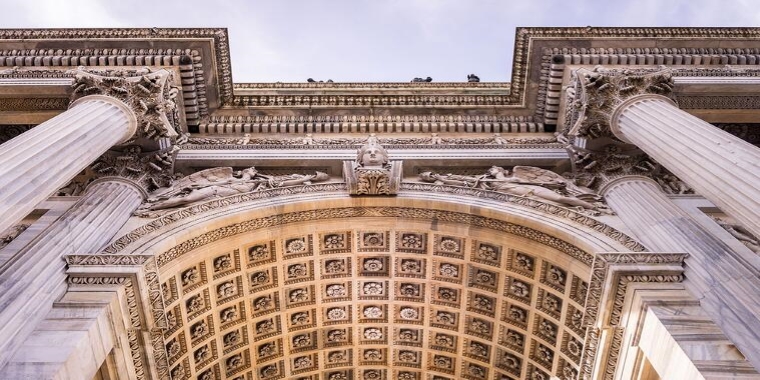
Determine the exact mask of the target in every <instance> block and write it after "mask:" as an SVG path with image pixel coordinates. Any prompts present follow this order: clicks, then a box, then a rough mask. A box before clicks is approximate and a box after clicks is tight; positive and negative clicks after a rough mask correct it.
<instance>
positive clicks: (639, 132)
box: [566, 68, 760, 236]
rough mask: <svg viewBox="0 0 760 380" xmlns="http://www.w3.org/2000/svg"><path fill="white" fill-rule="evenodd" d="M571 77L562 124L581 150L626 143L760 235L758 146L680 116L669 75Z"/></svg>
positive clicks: (621, 73) (587, 73)
mask: <svg viewBox="0 0 760 380" xmlns="http://www.w3.org/2000/svg"><path fill="white" fill-rule="evenodd" d="M658 70H659V69H658ZM575 77H576V86H575V88H574V89H572V90H571V95H573V99H571V103H570V104H569V105H568V107H567V109H568V111H569V113H568V117H567V118H566V123H567V124H572V125H571V128H570V130H569V134H571V135H575V136H578V140H579V142H580V145H581V146H582V147H589V148H590V149H592V150H593V149H597V150H598V149H599V147H600V146H601V145H604V144H615V140H617V142H618V143H620V142H621V141H622V143H621V145H628V144H631V145H633V146H635V148H637V149H639V150H641V151H643V152H644V153H646V154H647V155H648V156H649V157H651V158H653V159H654V160H655V161H656V162H657V163H659V164H660V165H662V166H663V167H665V168H666V169H668V170H669V171H671V172H672V173H673V174H675V175H676V176H677V177H678V178H680V179H681V180H682V181H684V182H685V183H687V184H688V185H689V186H691V187H692V188H693V189H694V190H696V191H697V192H698V193H699V194H700V195H702V196H704V197H705V198H707V199H709V200H710V201H712V202H713V203H714V204H715V205H717V206H718V207H720V208H721V210H723V211H724V212H726V213H727V214H729V215H731V216H733V217H734V218H736V219H737V220H738V221H740V222H741V223H742V224H743V225H744V226H745V227H746V228H747V229H748V230H750V231H752V233H754V234H755V235H756V236H760V212H758V210H760V148H758V147H756V146H754V145H752V144H749V143H747V142H745V141H743V140H741V139H740V138H738V137H735V136H733V135H731V134H729V133H727V132H725V131H722V130H720V129H718V128H716V127H715V126H713V125H711V124H710V123H707V122H705V121H703V120H701V119H699V118H697V117H695V116H692V115H691V114H689V113H687V112H685V111H682V110H680V109H679V108H678V107H677V106H676V105H675V103H674V102H673V101H672V100H670V99H669V98H668V97H667V96H666V95H669V94H670V93H671V92H672V89H673V85H674V83H673V80H672V77H671V75H670V71H668V70H659V71H653V70H649V71H647V70H638V71H629V70H605V69H603V68H598V69H596V70H595V71H588V70H578V71H577V72H576V73H575ZM631 145H628V146H629V147H630V146H631Z"/></svg>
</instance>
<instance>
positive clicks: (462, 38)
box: [0, 0, 760, 83]
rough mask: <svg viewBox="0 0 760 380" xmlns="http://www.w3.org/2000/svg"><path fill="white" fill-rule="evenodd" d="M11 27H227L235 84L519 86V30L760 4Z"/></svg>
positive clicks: (190, 1) (230, 6)
mask: <svg viewBox="0 0 760 380" xmlns="http://www.w3.org/2000/svg"><path fill="white" fill-rule="evenodd" d="M0 9H2V23H0V27H3V28H71V27H226V28H228V30H229V35H230V50H231V54H232V72H233V80H234V81H235V82H237V83H241V82H275V81H282V82H303V81H305V80H306V78H310V77H311V78H314V79H316V80H327V79H333V80H334V81H336V82H353V81H357V82H384V81H387V82H408V81H410V80H411V79H412V78H414V77H427V76H430V77H432V78H433V80H434V81H437V82H444V81H466V79H467V74H470V73H474V74H477V75H478V76H479V77H480V78H481V80H482V81H509V79H510V74H511V68H512V50H513V49H514V34H515V28H516V27H518V26H587V25H591V26H631V27H633V26H757V25H760V0H632V1H614V0H522V1H515V0H502V1H497V0H271V1H264V0H250V1H242V0H240V1H233V0H229V1H222V0H217V1H214V0H181V1H175V0H154V1H136V0H99V1H98V0H0Z"/></svg>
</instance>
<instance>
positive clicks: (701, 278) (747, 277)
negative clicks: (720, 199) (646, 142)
mask: <svg viewBox="0 0 760 380" xmlns="http://www.w3.org/2000/svg"><path fill="white" fill-rule="evenodd" d="M601 190H602V193H603V195H604V197H605V199H606V200H607V203H608V204H609V206H610V207H611V208H612V209H613V210H614V211H615V212H616V213H617V214H618V216H619V217H620V219H621V220H622V221H623V223H625V225H626V226H627V227H628V228H629V229H630V230H631V231H632V232H633V233H634V234H635V235H636V237H638V239H639V240H640V241H641V242H642V243H643V244H644V245H645V246H646V247H647V248H648V249H649V250H651V251H654V252H686V253H688V254H689V257H688V258H687V260H686V266H685V271H684V275H685V280H684V286H685V287H686V289H687V290H688V291H689V292H690V293H691V294H692V295H693V296H694V297H695V298H697V299H698V300H699V301H700V305H701V306H702V307H703V308H704V309H705V311H706V312H707V314H708V315H710V317H711V318H712V319H713V321H714V322H715V323H716V324H717V325H718V326H719V327H720V328H721V329H722V330H723V332H724V334H725V335H726V336H728V337H729V338H730V340H731V342H733V343H734V344H735V345H736V346H737V347H738V348H739V350H741V352H742V353H743V354H744V355H745V356H746V357H747V359H748V360H749V361H750V362H751V363H752V365H753V366H754V367H755V368H760V328H758V326H760V304H759V303H758V302H757V300H756V299H754V298H753V297H752V296H753V295H754V294H756V293H757V291H758V289H760V270H759V269H756V268H753V267H752V266H751V265H747V264H746V263H744V262H742V259H741V257H740V256H739V255H737V254H735V253H734V252H733V251H732V250H731V249H730V248H729V247H728V246H727V245H726V244H725V243H723V242H722V241H720V240H719V239H717V238H716V237H714V236H713V235H711V234H710V233H709V232H708V231H707V230H705V229H704V228H703V227H702V226H701V225H699V224H698V223H697V222H696V221H694V220H693V219H692V218H691V217H690V216H689V215H688V214H687V213H686V212H685V211H683V210H682V209H681V208H679V207H678V206H677V205H676V204H675V203H673V202H672V201H671V200H670V199H669V198H668V197H667V196H666V195H665V194H664V193H662V191H661V190H660V187H659V185H658V184H657V183H656V182H654V181H653V180H651V179H649V178H646V177H639V176H627V177H621V178H618V179H615V180H613V181H610V182H609V183H608V184H606V185H605V186H604V187H603V188H602V189H601Z"/></svg>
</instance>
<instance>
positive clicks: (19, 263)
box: [0, 179, 144, 368]
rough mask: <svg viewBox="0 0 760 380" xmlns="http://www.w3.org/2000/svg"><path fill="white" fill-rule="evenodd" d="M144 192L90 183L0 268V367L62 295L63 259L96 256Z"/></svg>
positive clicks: (113, 182)
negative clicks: (79, 195) (70, 204)
mask: <svg viewBox="0 0 760 380" xmlns="http://www.w3.org/2000/svg"><path fill="white" fill-rule="evenodd" d="M143 199H144V192H143V190H142V189H140V188H139V187H138V186H136V185H135V184H133V183H131V182H129V181H127V180H122V179H103V180H99V181H97V182H94V183H93V184H92V185H90V187H89V188H88V189H87V192H86V193H85V195H84V196H83V197H82V198H81V199H80V200H79V201H78V202H76V203H75V204H74V205H73V206H72V207H71V209H69V210H68V211H67V212H66V213H64V214H63V215H62V216H61V217H60V219H58V220H56V221H55V222H53V224H51V225H50V226H49V227H48V228H47V229H46V230H45V231H43V232H42V233H41V234H40V235H39V236H38V237H37V238H36V239H35V240H34V241H32V242H31V243H30V244H29V245H27V246H26V247H25V248H24V249H23V250H21V251H20V252H19V253H18V254H17V255H16V256H14V257H13V258H12V259H10V260H8V262H6V263H5V264H4V265H3V266H2V267H0V368H2V366H3V365H5V363H7V361H8V359H9V357H10V355H11V354H13V348H14V347H20V346H22V344H21V343H23V342H22V341H23V340H24V339H25V337H26V336H27V334H28V333H29V332H31V331H32V330H33V329H34V327H35V325H36V324H37V322H39V321H40V320H42V319H43V318H45V316H46V314H47V313H48V311H50V309H51V307H52V306H53V302H54V301H55V300H57V299H58V298H59V297H60V296H61V295H62V294H63V293H64V292H65V290H66V273H65V262H64V260H63V259H62V256H63V255H67V254H87V253H94V252H98V251H99V250H100V249H102V248H103V247H104V246H105V245H106V244H107V243H108V242H109V241H110V240H111V238H112V237H113V236H114V235H115V234H116V232H117V231H118V230H119V229H120V228H121V227H122V226H123V225H124V223H126V221H127V219H129V217H130V216H131V215H132V213H133V212H134V210H135V209H137V207H138V206H139V205H140V203H141V202H142V200H143Z"/></svg>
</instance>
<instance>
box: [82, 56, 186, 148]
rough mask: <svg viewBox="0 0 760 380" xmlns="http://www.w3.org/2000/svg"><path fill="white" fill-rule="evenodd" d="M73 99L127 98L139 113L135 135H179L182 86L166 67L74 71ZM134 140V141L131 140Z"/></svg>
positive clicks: (169, 136)
mask: <svg viewBox="0 0 760 380" xmlns="http://www.w3.org/2000/svg"><path fill="white" fill-rule="evenodd" d="M72 87H73V88H74V92H73V94H72V101H73V100H76V99H78V98H80V97H84V96H87V95H96V94H98V95H107V96H111V97H114V98H116V99H119V100H121V101H123V102H124V103H125V104H126V105H127V106H129V107H130V108H131V109H132V111H133V112H134V113H135V116H136V117H137V132H136V133H135V135H134V136H133V137H132V139H131V141H133V140H135V139H140V138H143V139H152V140H158V139H160V138H174V137H176V136H178V133H177V131H178V130H179V125H178V123H179V111H178V109H177V104H176V102H175V100H176V98H177V95H178V94H179V89H178V88H177V87H176V86H174V85H173V74H172V73H171V72H170V71H168V70H166V69H159V70H152V69H150V68H144V69H141V70H90V69H85V68H83V67H80V68H78V69H77V70H76V71H75V74H74V84H72ZM131 141H130V142H131Z"/></svg>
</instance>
